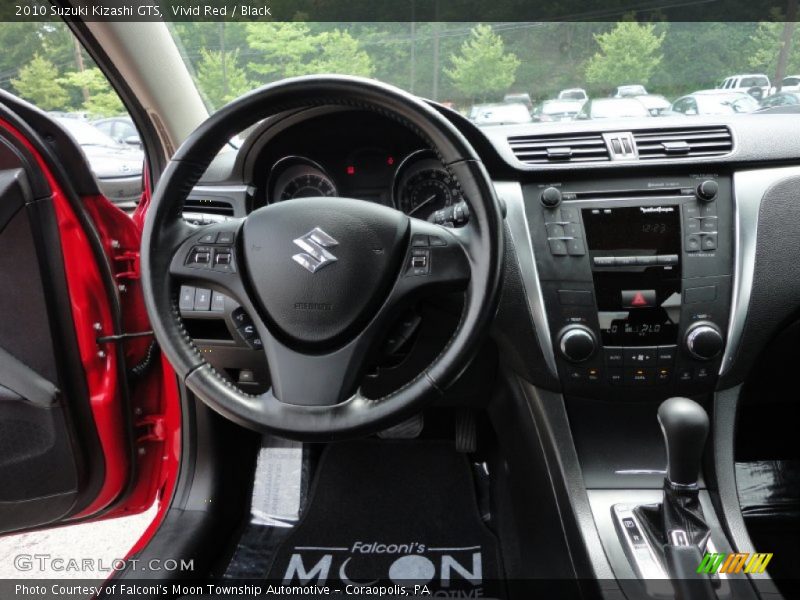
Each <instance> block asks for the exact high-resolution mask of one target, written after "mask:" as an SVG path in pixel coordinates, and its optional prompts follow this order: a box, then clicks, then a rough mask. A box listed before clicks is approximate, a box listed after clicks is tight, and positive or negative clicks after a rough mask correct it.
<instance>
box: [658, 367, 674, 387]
mask: <svg viewBox="0 0 800 600" xmlns="http://www.w3.org/2000/svg"><path fill="white" fill-rule="evenodd" d="M671 377H672V368H671V367H658V368H657V369H656V383H668V382H669V380H670V378H671Z"/></svg>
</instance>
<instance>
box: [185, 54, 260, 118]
mask: <svg viewBox="0 0 800 600" xmlns="http://www.w3.org/2000/svg"><path fill="white" fill-rule="evenodd" d="M201 56H202V58H201V60H200V63H199V64H198V65H197V83H198V87H199V88H200V90H201V91H202V93H203V94H204V95H205V97H206V99H207V100H208V101H209V102H210V103H211V105H212V106H213V107H214V108H219V107H220V106H223V105H225V104H227V103H228V102H230V101H231V100H233V99H234V98H238V97H239V96H241V95H242V94H244V93H245V92H247V91H249V90H250V89H251V87H252V85H251V84H250V82H249V81H247V75H246V73H245V71H244V69H242V68H241V67H238V66H237V64H236V63H237V61H238V59H239V49H238V48H237V49H236V50H234V51H232V52H223V51H221V50H205V49H203V50H201Z"/></svg>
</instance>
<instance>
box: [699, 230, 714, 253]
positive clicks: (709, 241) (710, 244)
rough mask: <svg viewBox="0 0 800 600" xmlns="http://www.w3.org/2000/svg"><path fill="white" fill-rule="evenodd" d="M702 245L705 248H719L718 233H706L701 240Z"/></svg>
mask: <svg viewBox="0 0 800 600" xmlns="http://www.w3.org/2000/svg"><path fill="white" fill-rule="evenodd" d="M700 247H701V248H702V249H703V250H716V249H717V234H716V233H704V234H703V235H702V239H701V240H700Z"/></svg>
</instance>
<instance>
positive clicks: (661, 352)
mask: <svg viewBox="0 0 800 600" xmlns="http://www.w3.org/2000/svg"><path fill="white" fill-rule="evenodd" d="M677 354H678V347H677V346H659V347H658V350H657V357H656V360H657V362H658V364H659V365H671V364H672V363H674V362H675V356H676V355H677Z"/></svg>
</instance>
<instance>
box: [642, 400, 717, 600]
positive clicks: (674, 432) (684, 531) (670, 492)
mask: <svg viewBox="0 0 800 600" xmlns="http://www.w3.org/2000/svg"><path fill="white" fill-rule="evenodd" d="M658 422H659V424H660V425H661V431H662V432H663V434H664V443H665V445H666V450H667V476H666V478H665V480H664V499H663V501H662V503H661V504H651V505H645V506H637V507H636V508H635V509H634V514H635V515H636V516H637V517H638V519H639V521H640V522H641V523H642V527H643V529H644V533H645V535H646V536H647V537H648V538H649V540H650V543H651V545H652V547H653V548H654V549H655V550H656V552H657V553H658V554H659V556H660V557H661V562H662V565H664V567H665V569H666V570H667V572H668V574H669V575H670V577H671V578H673V579H674V580H675V581H676V582H677V585H678V589H677V590H676V592H677V594H678V595H677V597H678V598H715V597H716V596H715V595H714V593H713V590H712V587H711V583H710V581H709V579H708V577H707V576H705V575H703V576H698V575H697V574H696V572H695V570H696V568H697V565H698V564H700V560H701V558H702V553H703V552H704V551H705V547H706V544H707V542H708V539H709V535H710V531H709V528H708V525H707V524H706V522H705V518H704V516H703V509H702V507H701V506H700V500H699V488H698V485H697V478H698V475H699V473H700V461H701V459H702V456H703V448H704V446H705V443H706V438H707V437H708V415H707V414H706V411H705V410H704V409H703V407H702V406H700V405H699V404H697V402H695V401H693V400H690V399H689V398H670V399H669V400H665V401H664V402H663V403H662V404H661V406H659V408H658ZM681 582H682V583H681ZM684 585H685V586H688V587H687V589H685V590H684V589H681V586H684Z"/></svg>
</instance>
